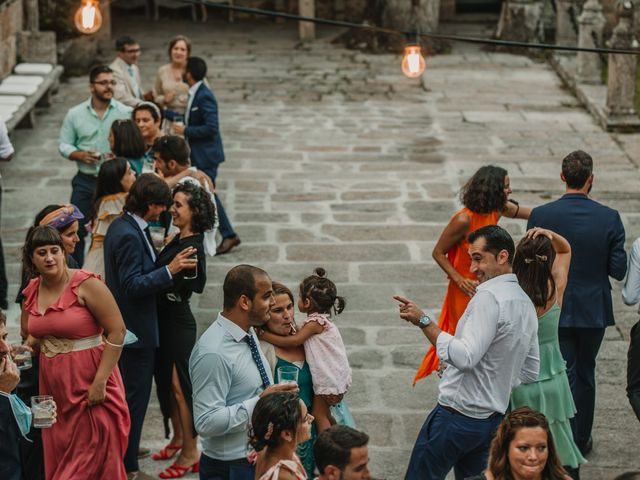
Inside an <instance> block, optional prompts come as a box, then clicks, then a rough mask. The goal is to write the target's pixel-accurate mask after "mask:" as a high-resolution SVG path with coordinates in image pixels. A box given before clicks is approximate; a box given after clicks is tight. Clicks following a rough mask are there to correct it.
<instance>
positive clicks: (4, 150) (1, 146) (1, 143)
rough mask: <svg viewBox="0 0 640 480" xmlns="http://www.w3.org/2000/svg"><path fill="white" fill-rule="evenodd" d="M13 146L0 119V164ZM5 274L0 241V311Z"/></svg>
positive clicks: (4, 297) (4, 304)
mask: <svg viewBox="0 0 640 480" xmlns="http://www.w3.org/2000/svg"><path fill="white" fill-rule="evenodd" d="M13 152H14V150H13V145H11V140H9V132H8V131H7V125H6V124H5V123H4V120H2V118H0V162H8V161H9V160H11V159H12V158H13ZM0 210H2V176H0ZM7 288H8V282H7V273H6V270H5V265H4V251H3V249H2V240H1V239H0V309H2V310H6V309H7V308H9V304H8V303H7Z"/></svg>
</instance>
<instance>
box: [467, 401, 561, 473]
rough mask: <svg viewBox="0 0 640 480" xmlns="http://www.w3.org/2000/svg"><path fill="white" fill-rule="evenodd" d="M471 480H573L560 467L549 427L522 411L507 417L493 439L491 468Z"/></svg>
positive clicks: (544, 420) (526, 409)
mask: <svg viewBox="0 0 640 480" xmlns="http://www.w3.org/2000/svg"><path fill="white" fill-rule="evenodd" d="M468 480H571V477H569V475H567V472H565V471H564V469H563V468H562V466H561V465H560V461H559V459H558V455H557V453H556V449H555V446H554V444H553V439H552V438H551V431H550V430H549V423H548V422H547V418H546V417H545V416H544V415H543V414H542V413H540V412H536V411H535V410H532V409H531V408H529V407H522V408H518V409H517V410H514V411H513V412H511V413H510V414H509V415H507V416H506V417H505V418H504V420H503V421H502V423H501V424H500V426H499V427H498V430H497V432H496V436H495V437H493V440H492V442H491V449H490V452H489V467H488V468H487V470H486V471H485V472H484V473H483V474H482V475H480V476H478V477H473V478H471V479H468Z"/></svg>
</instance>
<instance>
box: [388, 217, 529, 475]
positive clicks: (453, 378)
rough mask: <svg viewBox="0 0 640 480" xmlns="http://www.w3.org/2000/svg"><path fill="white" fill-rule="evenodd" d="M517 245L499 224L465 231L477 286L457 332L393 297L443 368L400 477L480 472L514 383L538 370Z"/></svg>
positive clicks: (522, 380)
mask: <svg viewBox="0 0 640 480" xmlns="http://www.w3.org/2000/svg"><path fill="white" fill-rule="evenodd" d="M514 253H515V246H514V243H513V240H512V238H511V236H510V235H509V233H508V232H507V231H506V230H504V229H503V228H501V227H498V226H497V225H490V226H487V227H483V228H480V229H478V230H476V231H474V232H472V233H471V234H470V235H469V256H470V257H471V272H473V273H474V274H475V275H476V277H477V278H478V281H479V282H480V285H479V286H478V287H477V290H476V293H475V295H474V296H473V298H472V299H471V301H470V302H469V305H468V306H467V309H466V310H465V312H464V314H463V315H462V318H461V319H460V321H459V323H458V327H457V329H456V333H455V336H452V335H450V334H448V333H446V332H443V331H442V330H440V328H439V327H438V325H437V324H436V323H433V322H432V321H431V318H430V317H429V316H428V315H426V314H425V313H424V312H423V311H422V310H421V309H420V308H419V307H418V306H417V305H416V304H415V303H414V302H412V301H411V300H409V299H407V298H404V297H401V296H395V297H394V298H395V299H396V300H398V301H399V302H400V317H401V318H402V319H404V320H406V321H408V322H411V323H412V324H414V325H416V326H417V327H419V328H420V329H421V330H422V332H423V333H424V335H425V336H426V337H427V339H428V340H429V342H431V344H433V345H434V346H435V347H436V350H437V353H438V357H439V358H440V361H441V362H442V363H443V364H446V365H447V367H446V369H445V370H444V374H443V376H442V380H441V381H440V386H439V395H438V404H437V406H436V408H435V409H433V410H432V411H431V413H430V414H429V416H428V417H427V420H426V422H425V423H424V425H423V426H422V429H421V430H420V433H419V434H418V438H417V440H416V443H415V446H414V447H413V452H412V454H411V460H410V462H409V467H408V469H407V473H406V475H405V478H406V479H408V480H418V479H419V480H443V479H444V478H445V477H446V475H447V473H448V472H449V470H451V468H454V472H455V476H456V480H462V479H464V478H467V477H473V476H476V475H479V474H480V473H481V472H482V471H483V470H484V469H485V468H486V466H487V457H488V453H489V444H490V442H491V439H492V437H493V435H494V433H495V430H496V428H497V427H498V424H499V423H500V422H501V421H502V418H503V416H504V413H505V411H506V410H507V406H508V405H509V397H510V395H511V389H512V388H513V387H516V386H517V385H519V384H520V383H531V382H533V381H535V380H536V379H537V377H538V371H539V368H540V357H539V352H538V335H537V333H538V318H537V316H536V311H535V307H534V306H533V303H532V302H531V300H530V299H529V297H528V296H527V294H526V293H524V291H523V290H522V288H520V285H518V280H517V278H516V276H515V274H513V273H512V270H511V265H512V263H513V256H514Z"/></svg>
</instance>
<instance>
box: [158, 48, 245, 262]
mask: <svg viewBox="0 0 640 480" xmlns="http://www.w3.org/2000/svg"><path fill="white" fill-rule="evenodd" d="M206 75H207V64H206V63H205V61H204V60H203V59H202V58H199V57H189V58H188V59H187V66H186V70H185V73H184V81H185V82H186V83H187V84H188V85H189V101H188V103H187V111H186V115H185V121H184V125H176V124H174V125H173V128H174V130H175V132H176V133H177V134H178V135H184V136H185V138H186V139H187V141H188V142H189V147H190V148H191V163H192V164H193V165H194V166H196V167H198V168H199V169H200V170H202V171H203V172H204V173H206V174H207V175H209V177H210V178H211V180H213V182H214V184H215V181H216V177H217V176H218V167H219V166H220V164H221V163H222V162H224V150H223V148H222V137H221V135H220V126H219V125H220V124H219V122H218V102H217V101H216V97H215V96H214V95H213V92H212V91H211V90H210V89H209V87H208V86H207V85H206V84H205V83H204V78H205V76H206ZM167 118H169V116H168V117H167ZM169 119H170V120H172V118H169ZM216 208H217V209H218V218H219V220H220V226H219V230H220V235H221V236H222V241H221V242H220V245H218V248H217V253H218V255H222V254H225V253H228V252H230V251H231V249H232V248H234V247H236V246H238V245H240V237H238V235H237V234H236V232H235V231H234V230H233V226H232V225H231V222H230V221H229V218H228V217H227V213H226V212H225V210H224V207H223V205H222V202H221V201H220V199H219V198H218V196H217V195H216Z"/></svg>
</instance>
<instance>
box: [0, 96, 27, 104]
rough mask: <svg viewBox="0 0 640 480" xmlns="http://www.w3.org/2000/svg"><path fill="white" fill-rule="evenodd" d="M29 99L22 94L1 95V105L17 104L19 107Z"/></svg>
mask: <svg viewBox="0 0 640 480" xmlns="http://www.w3.org/2000/svg"><path fill="white" fill-rule="evenodd" d="M26 100H27V97H24V96H22V95H0V105H16V106H17V107H19V106H20V105H22V104H23V103H24V102H25V101H26Z"/></svg>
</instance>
